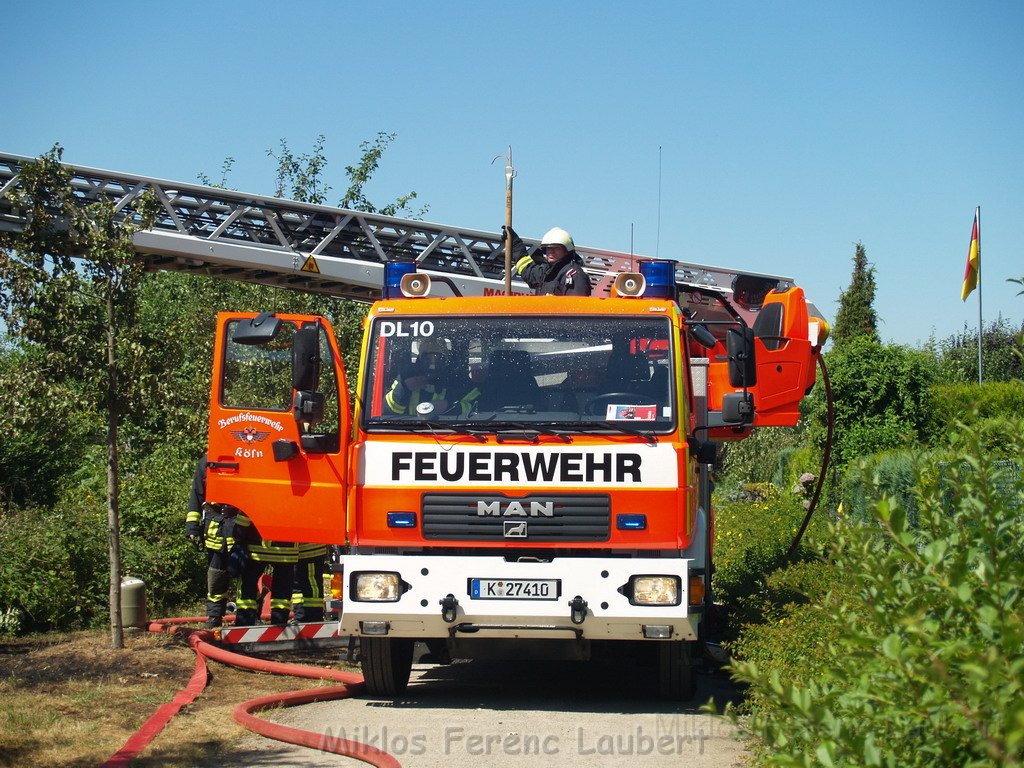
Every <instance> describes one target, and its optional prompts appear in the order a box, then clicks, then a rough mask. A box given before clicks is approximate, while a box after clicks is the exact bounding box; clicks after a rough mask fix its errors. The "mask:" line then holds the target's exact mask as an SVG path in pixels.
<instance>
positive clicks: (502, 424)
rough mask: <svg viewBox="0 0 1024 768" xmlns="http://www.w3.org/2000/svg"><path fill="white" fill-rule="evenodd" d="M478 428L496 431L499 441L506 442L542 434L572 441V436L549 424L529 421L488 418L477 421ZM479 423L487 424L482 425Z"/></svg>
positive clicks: (533, 438)
mask: <svg viewBox="0 0 1024 768" xmlns="http://www.w3.org/2000/svg"><path fill="white" fill-rule="evenodd" d="M477 425H478V426H477V429H481V428H482V429H486V430H487V431H488V432H492V431H493V432H494V434H495V435H496V436H497V438H498V442H499V443H501V442H504V440H515V439H517V438H518V439H521V440H536V439H537V437H538V436H540V435H548V436H550V437H557V438H558V439H559V440H561V441H562V442H563V443H571V442H572V438H571V437H570V436H569V435H567V434H565V433H564V432H560V431H558V430H557V429H552V428H551V427H549V426H545V425H543V424H532V423H530V422H527V421H491V420H489V419H486V420H484V421H479V422H477ZM479 425H486V426H484V427H481V426H479Z"/></svg>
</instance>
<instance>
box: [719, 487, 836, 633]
mask: <svg viewBox="0 0 1024 768" xmlns="http://www.w3.org/2000/svg"><path fill="white" fill-rule="evenodd" d="M745 493H746V495H747V498H748V500H740V501H731V502H723V503H719V504H718V506H717V507H716V510H715V546H714V568H715V570H714V576H713V586H714V593H715V601H716V602H719V603H724V604H725V605H726V606H727V609H728V612H729V624H730V634H735V632H736V631H737V629H738V628H739V627H740V626H742V625H743V624H746V623H750V622H756V621H759V620H760V619H761V617H762V615H763V613H764V611H765V605H766V604H768V603H770V602H771V598H770V597H769V596H768V593H769V592H770V587H769V586H768V577H769V576H770V574H771V573H772V572H774V571H776V570H777V569H779V568H780V567H782V566H783V565H784V564H785V559H786V553H787V552H788V551H789V547H790V545H791V544H792V542H793V538H794V537H795V536H796V533H797V531H798V530H799V527H800V524H801V523H802V522H803V518H804V515H805V514H806V510H805V509H804V508H803V506H802V503H801V501H802V497H798V496H796V495H794V494H788V493H782V492H780V491H779V490H778V488H776V487H775V486H774V485H770V484H767V483H765V484H760V485H753V486H747V487H746V490H745ZM821 521H822V518H821V516H820V514H819V515H816V516H815V522H813V523H812V525H811V528H810V529H809V531H808V534H807V535H805V537H804V539H803V541H802V542H801V546H800V548H799V550H798V553H797V558H798V559H805V558H808V557H814V551H815V544H814V536H815V531H817V530H820V529H821V527H822V526H823V523H822V522H821Z"/></svg>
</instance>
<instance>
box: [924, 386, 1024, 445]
mask: <svg viewBox="0 0 1024 768" xmlns="http://www.w3.org/2000/svg"><path fill="white" fill-rule="evenodd" d="M928 412H929V421H928V435H930V436H931V438H932V440H933V441H935V442H945V441H946V436H947V435H948V434H949V433H950V432H952V431H954V430H955V429H956V424H958V423H967V424H974V423H977V422H978V421H981V420H985V419H1017V420H1022V421H1024V381H993V382H985V383H984V384H980V385H979V384H941V385H936V386H934V387H932V389H931V393H930V406H929V408H928Z"/></svg>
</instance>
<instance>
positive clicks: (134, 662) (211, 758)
mask: <svg viewBox="0 0 1024 768" xmlns="http://www.w3.org/2000/svg"><path fill="white" fill-rule="evenodd" d="M125 646H126V647H125V648H124V649H123V650H116V651H115V650H113V649H112V648H110V635H109V632H107V631H91V632H77V633H70V634H65V635H43V636H39V635H37V636H33V637H29V638H20V639H15V640H11V639H0V766H19V768H20V767H22V766H27V767H28V768H36V767H39V768H42V767H43V766H46V767H47V768H49V767H50V766H53V765H62V766H95V765H101V764H103V763H104V762H105V761H106V760H107V759H108V758H109V757H110V756H112V755H113V754H114V753H115V752H117V750H118V749H120V748H121V746H122V745H123V744H124V742H125V741H126V740H127V739H128V738H129V737H130V736H131V735H132V734H134V733H135V731H136V730H137V729H138V728H139V727H140V726H141V725H142V724H143V723H144V722H145V721H146V719H147V718H149V717H150V716H151V715H152V714H153V712H154V711H155V710H156V709H157V708H158V707H160V706H161V705H163V704H166V703H168V702H170V701H171V699H173V698H174V695H175V694H176V693H177V692H178V691H180V690H181V689H182V688H183V687H184V686H185V685H186V684H187V683H188V680H189V678H190V677H191V676H192V673H193V671H194V669H195V654H194V653H193V652H192V650H191V649H190V648H189V647H188V644H187V642H186V640H185V639H184V637H179V636H174V635H166V634H158V633H150V632H140V631H131V632H128V633H126V636H125ZM339 653H340V652H339V651H320V652H301V651H296V652H291V653H283V654H275V655H274V658H275V660H279V661H290V662H295V663H300V664H309V665H314V666H323V667H329V668H333V669H346V670H353V669H355V668H353V667H351V666H350V665H347V664H345V663H344V662H341V661H339V660H337V659H338V656H339ZM208 664H209V668H210V675H211V678H210V682H209V685H208V686H207V688H206V690H205V691H204V692H203V693H202V694H201V695H200V696H199V698H198V699H197V700H196V701H195V702H194V703H193V704H191V705H188V706H186V707H185V708H183V709H182V711H181V712H180V713H179V714H178V715H177V716H175V717H174V718H173V719H172V720H171V721H170V723H169V725H168V726H167V727H166V728H165V729H164V730H163V731H162V732H161V733H160V734H159V735H158V736H157V738H156V740H155V741H154V742H153V743H152V744H150V745H149V746H148V747H147V748H146V749H145V750H144V751H143V753H142V755H141V756H140V757H139V758H138V759H137V760H135V761H134V762H133V763H132V765H133V766H195V765H211V766H213V765H257V764H264V765H304V766H305V765H339V764H345V765H347V764H353V763H352V761H348V760H345V759H343V758H339V757H337V756H330V755H324V754H322V753H317V752H313V751H310V750H305V749H303V748H300V747H294V748H293V747H289V746H287V745H282V744H280V743H278V742H272V741H268V740H266V739H263V738H262V737H258V736H255V735H253V734H250V733H249V732H248V731H246V730H244V729H243V728H242V727H241V726H239V725H237V724H236V723H235V722H234V720H233V719H232V717H231V713H232V710H233V709H234V708H235V706H236V705H237V704H238V703H239V702H242V701H245V700H247V699H252V698H256V697H259V696H264V695H268V694H271V693H281V692H285V691H294V690H303V689H309V688H313V687H317V686H318V685H334V683H317V682H316V681H311V680H302V679H297V678H293V677H276V676H273V675H267V674H259V673H253V672H246V671H243V670H237V669H234V668H231V667H226V666H224V665H221V664H219V663H217V662H213V661H210V662H208ZM488 669H489V671H487V672H486V673H481V672H480V670H479V669H478V668H477V666H476V665H473V664H469V665H466V664H462V665H456V666H455V667H432V666H429V665H428V666H427V667H420V666H419V665H418V667H417V674H416V675H415V676H414V678H415V680H416V681H417V682H415V683H414V685H413V686H411V687H410V694H409V695H408V696H406V697H404V698H403V699H402V700H401V701H395V702H381V701H374V700H372V699H363V698H360V699H351V700H346V701H343V702H333V703H329V704H328V703H325V704H317V705H305V706H303V707H298V708H296V709H290V710H283V711H281V712H277V713H269V717H270V719H272V720H278V721H281V722H287V723H289V724H291V725H295V726H299V727H302V728H307V729H309V730H313V731H314V732H315V731H320V732H332V730H333V731H335V732H336V731H337V729H338V727H339V723H344V724H345V725H346V726H351V727H352V728H355V726H357V725H360V724H362V729H363V730H366V731H367V733H369V734H370V736H371V737H373V736H374V735H375V734H377V731H378V730H379V731H380V732H381V733H384V732H387V731H389V730H390V732H391V733H393V734H394V733H398V734H399V735H401V733H402V731H401V729H403V728H404V729H406V730H409V729H412V730H410V731H409V733H411V734H413V736H414V737H417V738H421V739H424V740H425V741H424V744H423V748H424V749H423V752H421V753H416V752H412V751H408V750H405V751H403V749H402V748H401V744H399V745H398V747H399V748H398V749H397V750H395V753H396V756H399V757H400V759H401V760H402V762H403V763H405V764H408V765H424V766H426V765H441V764H444V765H450V766H455V765H463V764H465V765H467V766H472V765H479V764H480V762H479V756H478V753H477V752H475V751H474V750H473V749H472V748H471V747H472V744H470V741H469V740H467V742H466V746H465V748H464V749H462V750H461V751H460V747H462V746H463V745H462V743H461V742H459V743H457V744H455V745H454V746H452V745H449V746H450V748H448V749H446V748H445V747H444V745H443V744H442V745H440V746H437V745H434V744H433V743H432V742H430V741H429V739H430V738H432V736H431V734H436V733H442V732H446V731H445V729H448V730H450V727H451V723H458V724H459V727H460V728H462V729H469V730H466V733H468V734H470V737H472V733H476V732H477V731H479V732H480V733H481V734H487V735H491V736H493V734H494V733H499V734H503V733H504V730H502V729H503V728H505V725H503V723H510V722H512V723H515V730H516V731H517V732H523V733H527V734H529V733H535V734H538V735H539V736H538V738H539V737H540V736H541V735H543V736H545V738H546V739H547V741H545V742H544V743H545V744H548V745H549V746H550V745H556V746H557V747H558V749H557V750H556V751H557V756H556V757H554V758H552V759H557V760H558V762H559V764H570V765H580V766H584V765H586V766H591V765H604V764H609V765H610V764H621V762H619V761H621V759H622V755H617V756H614V758H613V757H612V756H605V757H603V758H602V757H601V756H600V748H601V746H602V743H603V742H602V741H601V738H605V739H611V738H612V735H616V738H619V741H622V742H623V743H625V742H626V741H628V739H629V738H634V736H635V734H633V731H636V730H637V729H641V730H642V731H643V734H646V733H648V732H650V733H658V732H659V729H661V730H664V729H665V728H667V727H671V729H673V730H672V733H676V734H677V735H678V733H677V732H682V731H680V729H690V730H687V731H686V733H687V734H688V735H690V736H692V735H693V734H694V733H699V735H700V736H701V739H700V741H699V749H697V747H696V746H694V745H695V744H697V742H695V741H693V739H692V738H691V739H689V740H687V741H686V742H685V744H683V745H682V746H681V747H679V749H678V750H677V751H676V752H673V753H672V754H671V755H666V756H661V757H664V758H665V759H666V760H667V762H666V763H665V764H672V765H691V764H693V765H698V764H699V765H705V766H706V765H714V766H730V765H735V764H736V763H738V762H742V761H743V746H742V742H741V740H740V739H738V738H737V736H736V735H735V734H734V733H733V732H732V729H731V727H728V726H727V725H726V724H725V723H724V721H722V720H721V719H720V718H715V717H714V716H710V717H709V716H706V715H704V714H703V713H700V712H699V709H698V708H697V707H696V706H692V705H691V706H687V707H675V706H673V707H669V708H667V709H665V708H664V707H665V704H664V703H661V704H659V703H657V702H655V703H653V704H652V703H651V702H650V695H649V692H648V691H647V690H646V688H644V687H643V686H640V687H637V684H636V683H635V681H633V680H632V679H631V676H632V672H630V670H628V669H625V668H619V667H618V666H613V667H609V668H608V669H606V670H604V671H603V672H601V674H600V675H599V677H598V678H597V680H596V681H595V682H593V683H592V684H591V686H592V687H591V688H587V687H586V685H584V687H583V688H582V689H578V688H579V685H580V683H579V680H576V679H575V678H574V677H572V673H570V672H568V671H562V672H558V671H557V668H556V669H555V670H551V671H543V670H542V671H535V672H534V673H533V674H535V675H538V676H539V677H538V679H537V680H533V681H532V682H530V681H528V680H527V679H526V677H524V675H523V673H521V672H517V671H514V670H512V671H510V670H504V671H502V670H501V669H500V668H498V667H491V668H488ZM559 674H562V675H568V676H567V677H564V679H562V680H561V682H559V678H558V675H559ZM503 675H504V677H503ZM524 682H525V683H528V684H527V685H526V686H525V689H526V690H529V691H538V690H545V689H552V686H553V689H554V690H561V691H562V694H560V695H551V694H542V695H540V696H539V697H533V698H530V697H527V698H526V699H523V700H521V701H520V700H518V699H515V697H512V698H510V695H511V693H510V692H515V691H516V690H519V689H520V688H521V686H522V684H523V683H524ZM631 686H632V687H631ZM633 688H636V690H633ZM566 696H567V697H568V698H566ZM712 696H713V697H714V698H715V699H716V701H717V702H718V703H719V704H721V703H722V702H723V701H725V700H734V698H735V696H736V691H735V688H734V686H732V684H731V683H730V682H729V680H728V675H726V674H725V673H724V672H721V671H718V672H704V673H702V675H701V677H700V678H699V686H698V697H697V699H698V700H699V701H707V700H708V698H711V697H712ZM421 699H422V700H421ZM478 699H479V700H478ZM384 705H387V706H384ZM652 706H653V707H654V708H653V709H652V708H651V707H652ZM396 707H399V709H396ZM513 712H514V713H515V714H514V715H513ZM377 717H380V718H383V719H381V720H380V722H377V719H376V718H377ZM431 718H433V719H431ZM473 718H476V720H480V722H477V721H476V720H474V719H473ZM481 718H482V719H481ZM435 721H436V722H435ZM563 721H564V722H563ZM624 723H625V725H623V724H624ZM666 724H667V725H666ZM627 725H628V726H629V728H632V729H633V731H629V732H628V733H625V732H624V733H625V735H624V736H621V737H619V736H618V735H617V734H618V730H616V729H621V728H622V727H626V726H627ZM584 727H585V728H586V729H589V730H586V731H585V732H582V731H581V728H584ZM396 728H397V729H398V730H396ZM325 729H326V730H325ZM367 729H369V730H367ZM374 729H376V730H374ZM473 729H475V730H473ZM523 729H526V730H523ZM530 729H532V730H530ZM357 730H358V729H356V730H353V734H356V731H357ZM563 730H564V731H565V732H564V733H563V732H562V731H563ZM627 730H628V729H627ZM471 731H472V733H470V732H471ZM691 731H692V733H691ZM581 733H582V736H581ZM705 733H706V734H707V741H705V739H704V734H705ZM417 734H422V735H421V736H417ZM602 734H604V735H602ZM643 734H640V736H641V737H642V736H643ZM356 735H357V736H363V734H362V733H361V732H359V733H358V734H356ZM351 737H352V736H349V738H351ZM470 737H467V739H469V738H470ZM584 737H585V738H584ZM410 738H413V737H410ZM503 738H504V737H503ZM580 739H583V741H580ZM587 739H589V741H588V740H587ZM362 740H366V739H362ZM591 741H592V742H593V743H592V744H591ZM577 742H580V743H579V744H577ZM368 743H373V738H370V739H368ZM410 743H411V742H410ZM610 743H611V742H610ZM614 743H615V744H618V743H619V742H618V741H616V742H614ZM417 745H418V742H417ZM388 746H389V747H392V748H393V749H394V746H395V745H393V744H388ZM705 748H706V750H707V751H705ZM463 752H464V753H465V754H462V753H463ZM538 757H539V758H540V759H538ZM567 757H571V758H572V759H569V760H568V762H566V759H567ZM653 757H654V758H657V757H659V756H658V755H654V756H653ZM435 758H436V760H435ZM489 759H490V760H491V761H492V762H493V764H495V765H499V764H500V765H505V764H508V765H520V764H524V765H540V764H546V763H545V762H544V756H538V755H536V754H535V755H534V757H533V758H532V759H531V758H530V756H529V754H528V753H525V754H521V755H520V754H518V753H516V754H509V755H491V756H490V758H489ZM523 759H525V761H524V760H523ZM609 759H611V760H612V762H611V763H606V762H602V760H609ZM502 760H504V761H505V762H502ZM406 761H408V762H406ZM663 762H664V761H663ZM647 764H650V765H652V768H653V767H654V766H655V765H661V764H662V762H652V761H651V759H648V760H646V761H645V762H644V765H647Z"/></svg>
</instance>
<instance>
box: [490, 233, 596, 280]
mask: <svg viewBox="0 0 1024 768" xmlns="http://www.w3.org/2000/svg"><path fill="white" fill-rule="evenodd" d="M505 231H506V230H505V228H504V227H503V228H502V234H504V233H505ZM511 234H512V258H513V260H514V261H515V265H514V266H513V270H514V271H515V273H516V274H517V275H519V276H520V277H521V278H523V280H525V281H526V284H527V285H529V286H530V287H531V288H533V292H534V294H536V295H538V296H540V295H543V294H554V295H555V296H589V295H590V279H589V278H588V277H587V273H586V272H584V271H583V260H582V259H581V258H580V256H579V254H578V253H576V245H575V244H574V243H573V241H572V235H570V234H569V233H568V232H566V231H565V230H564V229H562V228H561V227H554V228H553V229H549V230H548V231H547V233H546V234H545V235H544V237H543V239H542V240H541V244H540V248H538V249H537V250H536V251H534V252H533V254H532V255H528V254H527V253H526V244H525V243H524V242H523V241H522V240H521V239H520V238H519V235H517V234H516V233H515V232H514V231H512V232H511Z"/></svg>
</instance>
